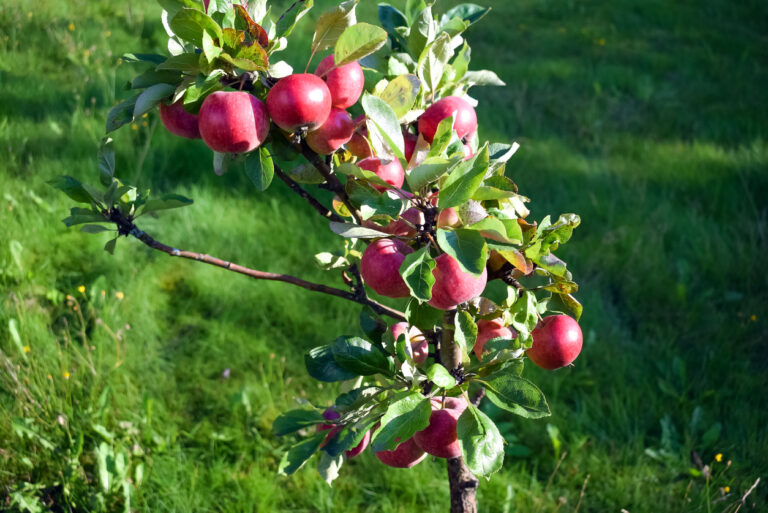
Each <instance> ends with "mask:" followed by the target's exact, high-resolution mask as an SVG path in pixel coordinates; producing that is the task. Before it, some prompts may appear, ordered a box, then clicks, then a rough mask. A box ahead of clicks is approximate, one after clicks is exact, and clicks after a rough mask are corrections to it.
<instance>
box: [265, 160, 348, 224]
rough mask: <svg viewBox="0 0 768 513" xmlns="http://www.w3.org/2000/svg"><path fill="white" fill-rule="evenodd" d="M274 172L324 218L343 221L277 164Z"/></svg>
mask: <svg viewBox="0 0 768 513" xmlns="http://www.w3.org/2000/svg"><path fill="white" fill-rule="evenodd" d="M275 174H276V175H277V177H278V178H279V179H280V180H282V181H283V182H285V184H286V185H287V186H288V187H289V188H290V189H291V190H292V191H293V192H295V193H296V194H298V195H299V196H301V197H302V198H304V199H305V200H307V203H309V204H310V205H311V206H312V208H314V209H315V210H317V212H318V213H319V214H320V215H321V216H323V217H324V218H326V219H328V220H330V221H336V222H338V223H343V222H344V218H343V217H341V216H340V215H339V214H337V213H336V212H333V211H332V210H329V209H327V208H325V206H324V205H323V204H322V203H320V202H319V201H318V200H317V198H315V197H314V196H312V195H311V194H310V193H308V192H307V191H306V190H305V189H304V188H303V187H302V186H301V185H299V184H298V183H297V182H296V181H295V180H294V179H293V178H291V177H290V176H288V175H287V174H285V172H284V171H283V170H282V169H280V168H279V167H278V166H277V165H275Z"/></svg>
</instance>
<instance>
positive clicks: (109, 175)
mask: <svg viewBox="0 0 768 513" xmlns="http://www.w3.org/2000/svg"><path fill="white" fill-rule="evenodd" d="M97 159H98V161H99V181H100V182H101V185H103V186H104V187H109V186H110V185H111V184H112V179H113V178H114V177H115V150H114V149H113V148H112V139H111V138H109V137H105V138H104V139H102V140H101V146H99V153H98V156H97Z"/></svg>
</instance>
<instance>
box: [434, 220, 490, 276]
mask: <svg viewBox="0 0 768 513" xmlns="http://www.w3.org/2000/svg"><path fill="white" fill-rule="evenodd" d="M437 243H438V244H439V245H440V249H442V250H443V251H445V252H446V253H448V254H449V255H451V256H452V257H453V258H455V259H456V261H457V262H458V263H459V266H460V267H461V268H462V270H464V271H465V272H468V273H471V274H473V275H475V276H479V275H480V274H482V272H483V270H484V269H485V262H486V261H487V260H488V245H487V244H486V243H485V239H484V238H483V236H482V235H480V232H477V231H475V230H468V229H466V228H462V229H458V230H453V231H449V230H443V229H442V228H441V229H438V230H437Z"/></svg>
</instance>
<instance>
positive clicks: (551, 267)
mask: <svg viewBox="0 0 768 513" xmlns="http://www.w3.org/2000/svg"><path fill="white" fill-rule="evenodd" d="M527 255H528V252H527V251H526V256H527ZM531 260H533V261H534V262H535V263H536V265H538V266H539V267H541V268H542V269H546V270H547V271H549V272H550V273H552V274H553V275H555V276H557V277H560V278H563V277H564V276H565V274H566V273H567V272H568V270H567V269H566V265H565V262H563V261H562V260H560V259H559V258H557V257H556V256H555V255H553V254H552V253H547V254H538V255H536V256H532V257H531Z"/></svg>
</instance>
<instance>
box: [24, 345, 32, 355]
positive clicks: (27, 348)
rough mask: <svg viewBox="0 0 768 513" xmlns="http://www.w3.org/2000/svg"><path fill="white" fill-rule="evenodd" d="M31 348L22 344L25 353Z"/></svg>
mask: <svg viewBox="0 0 768 513" xmlns="http://www.w3.org/2000/svg"><path fill="white" fill-rule="evenodd" d="M31 350H32V349H31V348H30V347H29V346H24V352H25V353H28V352H30V351H31Z"/></svg>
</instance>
